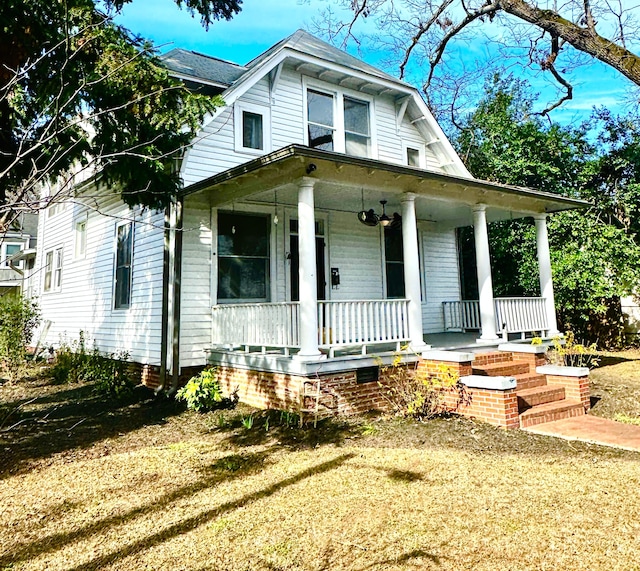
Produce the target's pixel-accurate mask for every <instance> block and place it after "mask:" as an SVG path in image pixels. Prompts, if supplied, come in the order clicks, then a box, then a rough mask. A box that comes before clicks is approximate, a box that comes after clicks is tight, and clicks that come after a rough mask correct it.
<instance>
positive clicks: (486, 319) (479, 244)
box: [473, 204, 498, 341]
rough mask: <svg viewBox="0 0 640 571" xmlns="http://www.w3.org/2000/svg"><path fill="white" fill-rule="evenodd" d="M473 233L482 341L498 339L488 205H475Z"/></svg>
mask: <svg viewBox="0 0 640 571" xmlns="http://www.w3.org/2000/svg"><path fill="white" fill-rule="evenodd" d="M473 234H474V237H475V240H476V266H477V270H478V294H479V298H480V326H481V328H482V332H481V335H480V340H481V341H492V340H494V339H497V338H498V336H497V334H496V308H495V304H494V301H493V282H492V281H491V258H490V256H489V235H488V233H487V205H486V204H476V205H475V206H474V207H473Z"/></svg>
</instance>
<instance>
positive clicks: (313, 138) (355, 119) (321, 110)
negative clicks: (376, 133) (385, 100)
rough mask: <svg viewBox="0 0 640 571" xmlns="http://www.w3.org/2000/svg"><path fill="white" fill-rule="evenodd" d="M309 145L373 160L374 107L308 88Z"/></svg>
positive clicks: (360, 100)
mask: <svg viewBox="0 0 640 571" xmlns="http://www.w3.org/2000/svg"><path fill="white" fill-rule="evenodd" d="M306 93H307V117H306V119H307V133H306V135H307V144H308V145H309V146H310V147H312V148H316V149H322V150H325V151H337V152H339V153H345V154H347V155H352V156H357V157H370V156H372V154H373V152H372V135H371V131H372V129H371V105H370V102H369V101H367V100H364V99H359V98H358V97H352V96H350V95H345V94H343V93H341V92H336V93H332V92H329V91H323V90H321V89H316V88H314V87H309V88H307V92H306Z"/></svg>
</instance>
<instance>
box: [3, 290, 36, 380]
mask: <svg viewBox="0 0 640 571" xmlns="http://www.w3.org/2000/svg"><path fill="white" fill-rule="evenodd" d="M39 323H40V310H39V309H38V304H37V303H36V302H35V301H33V300H31V299H27V298H25V297H22V296H20V295H19V296H14V295H4V296H3V297H0V366H1V368H2V370H3V371H4V372H5V373H6V374H7V376H8V378H9V380H11V381H14V380H16V379H17V378H18V377H19V376H20V374H21V373H22V371H23V369H24V365H25V360H26V354H27V345H29V343H31V339H32V338H33V333H34V331H35V329H36V327H37V326H38V324H39Z"/></svg>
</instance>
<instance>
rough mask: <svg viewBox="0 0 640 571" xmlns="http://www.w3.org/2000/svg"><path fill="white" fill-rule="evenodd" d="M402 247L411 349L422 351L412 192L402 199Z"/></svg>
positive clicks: (414, 206)
mask: <svg viewBox="0 0 640 571" xmlns="http://www.w3.org/2000/svg"><path fill="white" fill-rule="evenodd" d="M402 247H403V256H404V258H403V259H404V288H405V297H406V298H407V299H408V300H409V335H410V337H411V347H412V349H413V350H414V351H422V350H424V349H425V348H426V345H425V343H424V337H423V334H422V299H421V298H422V296H421V294H420V258H419V256H418V226H417V223H416V195H415V194H413V193H412V192H408V193H406V194H404V195H403V197H402Z"/></svg>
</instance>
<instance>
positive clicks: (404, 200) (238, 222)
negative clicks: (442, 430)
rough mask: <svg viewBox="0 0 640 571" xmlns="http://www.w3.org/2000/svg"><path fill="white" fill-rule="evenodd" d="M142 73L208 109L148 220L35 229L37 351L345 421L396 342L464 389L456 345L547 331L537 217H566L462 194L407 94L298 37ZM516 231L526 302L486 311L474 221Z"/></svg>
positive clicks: (455, 173)
mask: <svg viewBox="0 0 640 571" xmlns="http://www.w3.org/2000/svg"><path fill="white" fill-rule="evenodd" d="M162 59H163V61H164V63H165V65H166V66H167V67H168V68H169V69H170V70H171V72H172V73H173V74H174V75H175V76H176V77H178V78H180V79H182V80H183V81H184V82H185V83H186V84H187V85H188V86H190V87H192V88H194V89H199V90H202V91H203V92H206V93H212V94H218V93H219V94H221V95H222V97H223V98H224V101H225V106H224V107H222V108H220V109H218V110H217V111H216V112H215V113H214V114H211V115H210V116H209V117H207V119H206V120H205V121H204V123H203V125H202V130H201V132H200V134H199V135H198V137H197V138H196V139H195V140H194V141H193V145H192V146H191V148H190V149H189V150H188V151H187V152H186V153H185V155H184V157H183V159H182V162H181V167H180V174H181V176H182V180H183V183H184V190H183V192H182V193H181V195H180V196H179V197H178V200H177V201H176V202H175V203H174V204H173V205H172V206H171V207H170V208H168V209H167V211H166V212H152V211H149V210H140V209H138V210H136V209H133V210H130V209H128V208H127V207H126V206H125V205H124V204H123V203H122V202H121V201H120V200H119V199H118V198H117V197H116V196H115V195H114V194H113V193H111V192H110V191H109V190H103V191H100V190H99V189H98V190H95V191H94V192H92V193H91V194H92V198H91V201H88V200H86V201H83V200H82V199H81V198H79V199H78V200H76V201H74V202H73V203H69V204H64V203H60V204H55V208H54V209H53V210H51V209H50V210H49V211H48V212H47V213H46V214H45V215H44V216H42V219H41V223H40V236H41V240H40V242H39V248H38V265H39V267H40V268H42V276H41V279H40V289H41V292H40V293H41V295H40V303H41V308H42V313H43V317H45V318H46V319H48V320H49V321H50V322H51V327H50V329H49V332H48V342H50V343H56V342H57V341H58V339H59V338H60V336H68V337H71V338H72V337H74V336H77V335H78V332H79V331H80V330H84V331H85V333H86V334H87V335H88V336H89V337H90V338H93V339H94V340H95V342H96V343H97V345H98V347H99V348H100V349H101V350H103V351H107V352H113V351H116V350H118V349H127V350H128V352H129V354H130V357H131V359H132V360H133V361H135V362H137V363H140V364H141V365H143V367H144V371H143V375H144V379H145V382H147V383H148V384H150V385H153V386H156V387H159V388H163V387H164V388H168V387H171V386H173V387H175V386H176V384H177V382H178V378H179V376H180V375H183V376H184V375H188V374H189V373H190V372H191V371H194V370H197V369H198V368H201V367H202V366H203V365H205V364H207V363H209V364H214V365H217V366H218V367H219V370H220V376H221V378H222V379H223V381H224V383H226V385H227V386H228V387H229V388H233V387H235V386H238V387H240V395H241V398H242V399H243V400H245V401H247V402H249V403H250V404H255V405H258V406H277V407H279V408H285V407H290V406H296V403H301V402H304V400H305V393H306V392H307V391H308V390H310V391H311V392H313V394H315V395H316V397H315V398H316V404H318V401H319V399H320V395H322V394H325V393H327V394H329V396H330V400H331V399H333V400H334V401H336V402H337V403H338V404H336V405H335V407H334V408H338V409H340V410H346V411H352V410H363V409H365V408H367V407H369V408H370V407H372V406H375V405H376V403H379V401H380V398H379V394H376V391H375V387H377V383H376V382H374V381H377V378H378V373H377V367H376V365H377V363H378V362H379V360H382V361H383V362H390V361H391V360H392V358H393V354H394V352H397V351H400V350H401V348H402V347H405V346H407V345H408V346H409V347H410V350H406V349H404V350H402V351H403V358H404V360H405V361H420V362H425V363H429V362H432V361H433V362H437V361H444V362H451V363H457V365H456V366H457V367H458V368H459V369H460V370H461V371H467V369H468V372H471V370H472V369H471V365H470V360H472V359H473V356H471V357H469V355H472V353H471V352H470V349H469V345H471V349H474V348H475V347H477V346H482V345H486V346H492V347H494V348H495V347H497V346H498V344H499V343H500V342H502V341H505V340H509V337H510V336H511V337H513V336H514V335H515V336H518V337H525V336H527V335H531V334H534V333H535V334H538V335H543V336H550V335H553V334H555V333H557V326H556V318H555V310H554V301H553V284H552V277H551V266H550V260H549V249H548V241H547V233H546V232H547V230H546V217H547V214H549V213H552V212H556V211H560V210H565V209H570V208H576V207H581V206H583V205H584V203H582V202H580V201H576V200H573V199H569V198H566V197H562V196H558V195H554V194H549V193H545V192H540V191H535V190H530V189H525V188H515V187H511V186H507V185H502V184H496V183H490V182H486V181H480V180H476V179H474V178H473V177H472V176H471V175H470V173H469V172H468V171H467V169H466V168H465V166H464V165H463V163H462V161H461V160H460V158H459V157H458V156H457V154H456V153H455V151H454V149H453V148H452V146H451V144H450V143H449V141H448V140H447V138H446V137H445V135H444V133H443V131H442V130H441V128H440V127H439V126H438V124H437V122H436V121H435V120H434V118H433V116H432V115H431V113H430V112H429V109H428V108H427V106H426V105H425V103H424V101H423V100H422V98H421V97H420V94H419V92H418V91H417V90H416V89H415V88H414V87H412V86H410V85H408V84H407V83H404V82H402V81H399V80H398V79H396V78H394V77H392V76H390V75H388V74H386V73H384V72H382V71H380V70H379V69H376V68H374V67H372V66H370V65H368V64H366V63H364V62H362V61H360V60H358V59H357V58H355V57H352V56H350V55H348V54H346V53H344V52H342V51H340V50H338V49H336V48H334V47H332V46H330V45H328V44H326V43H325V42H323V41H321V40H319V39H317V38H315V37H313V36H312V35H310V34H308V33H306V32H304V31H301V30H300V31H297V32H295V33H294V34H293V35H291V36H290V37H288V38H286V39H284V40H282V41H281V42H279V43H278V44H276V45H274V46H273V47H272V48H270V49H269V50H267V51H266V52H264V53H263V54H262V55H260V56H259V57H258V58H256V59H254V60H253V61H251V62H249V63H248V64H246V65H245V66H240V65H236V64H233V63H230V62H226V61H222V60H219V59H216V58H212V57H208V56H205V55H202V54H197V53H194V52H190V51H186V50H181V49H174V50H172V51H170V52H169V53H167V54H166V55H164V56H163V58H162ZM96 196H97V197H96ZM527 216H529V217H533V218H535V224H536V229H537V236H538V240H537V245H538V260H539V265H540V284H541V292H542V294H541V296H540V297H537V298H529V299H527V298H517V299H515V298H509V299H494V297H493V292H492V284H491V267H490V259H489V245H488V239H487V223H489V222H491V221H495V220H503V219H511V218H517V217H527ZM469 225H473V227H474V231H475V238H476V240H475V241H476V258H477V267H478V281H479V292H480V295H479V299H478V300H462V299H461V294H460V270H459V263H458V251H457V243H456V228H459V227H463V226H469ZM461 348H463V349H464V350H463V351H457V352H456V351H449V352H446V353H443V350H445V349H461ZM525 355H526V352H525ZM465 359H466V360H465ZM467 364H468V365H469V366H468V367H467ZM538 364H539V363H538ZM425 366H426V365H425ZM534 373H535V372H534ZM534 376H535V374H534ZM503 384H504V383H503ZM507 384H509V383H507ZM505 386H506V385H505ZM509 386H511V385H509ZM331 387H333V388H331ZM341 387H342V388H341ZM512 388H513V387H511V389H512ZM334 389H335V390H334ZM511 389H508V390H509V391H511ZM489 390H492V389H491V388H490V389H489ZM505 390H507V389H505ZM314 391H315V392H314ZM511 393H513V394H512V395H511V396H510V397H509V398H510V399H511V400H513V398H515V397H513V395H514V394H515V392H514V391H511ZM347 394H348V395H349V396H348V398H347V397H345V396H344V395H347ZM343 397H344V398H343ZM512 397H513V398H512ZM345 398H346V399H347V400H345ZM341 399H342V400H341ZM510 402H511V401H510ZM341 403H342V404H341ZM302 406H303V408H304V406H305V405H304V404H303V405H302ZM509 406H511V405H509Z"/></svg>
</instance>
